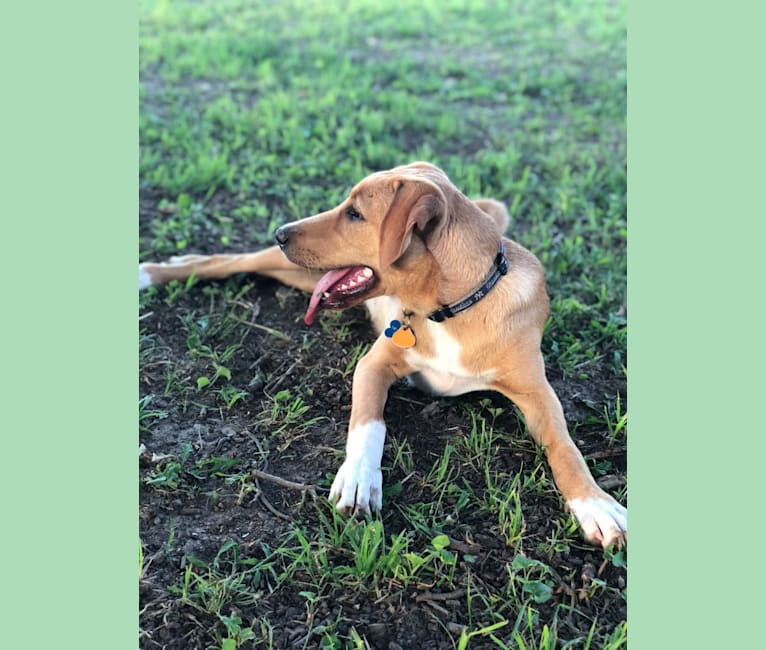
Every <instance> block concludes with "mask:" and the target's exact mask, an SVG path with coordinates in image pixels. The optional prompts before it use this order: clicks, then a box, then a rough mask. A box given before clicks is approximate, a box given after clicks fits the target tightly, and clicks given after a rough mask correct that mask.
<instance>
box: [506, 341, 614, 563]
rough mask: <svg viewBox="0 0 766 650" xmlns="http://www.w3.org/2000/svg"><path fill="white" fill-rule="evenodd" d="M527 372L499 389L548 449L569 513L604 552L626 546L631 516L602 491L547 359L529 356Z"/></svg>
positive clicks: (530, 431) (552, 467) (546, 449)
mask: <svg viewBox="0 0 766 650" xmlns="http://www.w3.org/2000/svg"><path fill="white" fill-rule="evenodd" d="M516 368H523V369H524V372H523V373H520V372H518V371H517V372H516V373H514V376H510V375H506V377H504V378H503V380H502V381H501V382H499V383H498V385H497V389H498V390H499V391H500V392H501V393H503V394H504V395H505V396H506V397H508V398H509V399H510V400H511V401H513V402H514V403H515V404H516V406H518V407H519V409H521V412H522V413H523V414H524V418H525V419H526V421H527V428H528V429H529V433H530V435H531V436H532V438H533V439H534V440H535V442H537V444H539V445H541V446H542V447H543V448H544V449H545V454H546V456H547V458H548V464H549V465H550V468H551V471H552V473H553V480H554V482H555V483H556V486H557V487H558V489H559V491H560V492H561V495H562V496H563V497H564V500H565V501H566V505H567V508H568V509H569V510H570V511H571V512H572V514H573V515H574V516H575V519H577V522H578V523H579V524H580V528H581V529H582V532H583V536H584V537H585V539H587V540H588V541H589V542H591V543H593V544H600V545H601V546H603V547H604V548H607V547H609V546H612V545H613V544H615V543H627V540H628V511H627V510H626V509H625V507H624V506H622V505H621V504H619V503H618V502H617V501H616V500H615V499H614V498H613V497H611V496H610V495H608V494H607V493H606V492H604V490H602V489H601V488H600V487H599V486H598V485H597V484H596V481H595V480H594V479H593V476H592V475H591V473H590V471H589V470H588V466H587V465H586V463H585V459H584V458H583V457H582V454H581V453H580V450H579V449H578V448H577V447H576V446H575V444H574V442H573V441H572V438H571V437H570V435H569V431H568V430H567V425H566V421H565V420H564V410H563V409H562V408H561V403H560V402H559V399H558V397H556V393H555V392H554V391H553V388H551V386H550V384H549V383H548V381H547V379H546V378H545V370H544V366H543V361H542V356H541V355H540V354H539V353H537V354H534V355H529V356H527V358H526V360H525V363H523V364H521V365H516Z"/></svg>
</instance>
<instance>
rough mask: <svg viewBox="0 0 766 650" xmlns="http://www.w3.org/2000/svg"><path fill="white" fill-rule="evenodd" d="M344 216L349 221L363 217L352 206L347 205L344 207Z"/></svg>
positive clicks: (361, 219)
mask: <svg viewBox="0 0 766 650" xmlns="http://www.w3.org/2000/svg"><path fill="white" fill-rule="evenodd" d="M346 218H347V219H348V220H349V221H364V217H363V216H362V215H361V214H359V212H358V211H357V210H356V208H354V206H349V207H348V208H346Z"/></svg>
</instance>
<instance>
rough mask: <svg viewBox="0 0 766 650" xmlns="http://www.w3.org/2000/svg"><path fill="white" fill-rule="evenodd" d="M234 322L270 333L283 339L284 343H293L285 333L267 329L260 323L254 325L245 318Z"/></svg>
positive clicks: (236, 319) (235, 319)
mask: <svg viewBox="0 0 766 650" xmlns="http://www.w3.org/2000/svg"><path fill="white" fill-rule="evenodd" d="M232 320H233V321H234V322H235V323H239V324H240V325H247V326H248V327H254V328H255V329H257V330H263V331H264V332H268V333H269V334H271V335H272V336H273V337H275V338H278V339H282V340H283V341H287V342H288V343H292V341H293V340H292V339H291V338H290V337H289V336H287V334H285V333H284V332H280V331H279V330H275V329H274V328H273V327H266V325H261V324H260V323H253V322H251V321H249V320H245V319H244V318H232Z"/></svg>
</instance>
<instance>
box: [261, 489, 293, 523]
mask: <svg viewBox="0 0 766 650" xmlns="http://www.w3.org/2000/svg"><path fill="white" fill-rule="evenodd" d="M259 498H260V500H261V503H262V504H263V505H265V506H266V509H267V510H268V511H269V512H270V513H271V514H272V515H274V516H275V517H279V518H280V519H285V520H286V521H292V519H291V518H290V517H288V516H287V515H286V514H285V513H284V512H280V511H279V510H277V509H276V508H275V507H274V506H273V505H271V501H269V500H268V499H267V498H266V495H265V494H264V493H263V491H261V494H260V495H259Z"/></svg>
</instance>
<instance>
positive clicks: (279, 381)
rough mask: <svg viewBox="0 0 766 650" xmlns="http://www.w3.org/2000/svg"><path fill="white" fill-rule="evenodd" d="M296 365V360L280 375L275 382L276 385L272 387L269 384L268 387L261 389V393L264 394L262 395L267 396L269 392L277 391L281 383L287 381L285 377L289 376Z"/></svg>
mask: <svg viewBox="0 0 766 650" xmlns="http://www.w3.org/2000/svg"><path fill="white" fill-rule="evenodd" d="M297 365H298V361H297V360H296V361H293V363H292V364H291V365H290V367H289V368H288V369H287V370H285V372H283V373H282V376H281V377H280V378H279V380H278V381H277V383H276V384H274V385H273V386H272V385H271V384H269V385H268V386H266V387H265V388H264V389H263V392H264V393H266V394H267V395H268V394H269V393H270V392H271V393H273V392H275V391H276V390H277V388H279V387H280V386H281V385H282V382H283V381H284V380H285V379H287V375H289V374H290V373H291V372H292V371H293V368H295V366H297ZM267 389H268V390H267Z"/></svg>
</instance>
